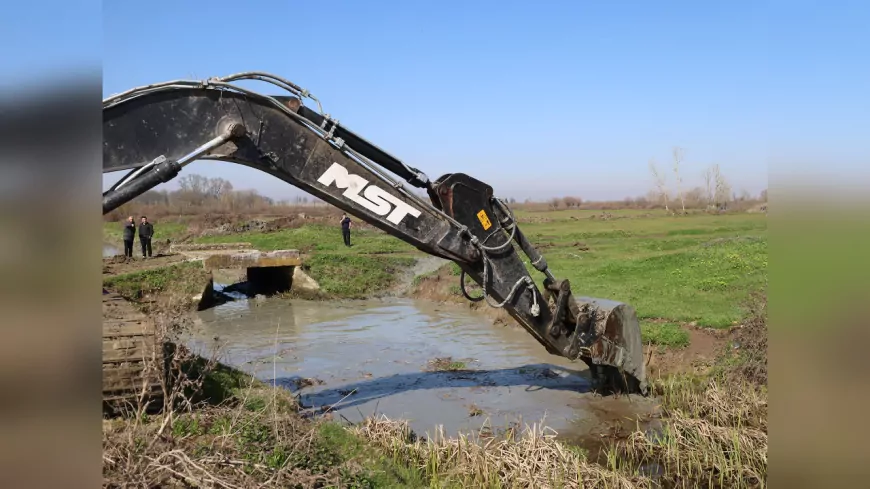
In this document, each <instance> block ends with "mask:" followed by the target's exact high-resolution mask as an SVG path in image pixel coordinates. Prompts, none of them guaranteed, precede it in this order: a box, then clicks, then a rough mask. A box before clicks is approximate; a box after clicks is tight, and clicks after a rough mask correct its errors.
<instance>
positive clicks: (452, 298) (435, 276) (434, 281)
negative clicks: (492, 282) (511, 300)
mask: <svg viewBox="0 0 870 489" xmlns="http://www.w3.org/2000/svg"><path fill="white" fill-rule="evenodd" d="M459 276H460V275H459V268H458V267H457V266H456V265H454V264H452V263H448V264H446V265H443V266H442V267H440V268H439V269H437V270H436V271H434V272H430V273H426V274H422V275H418V276H417V277H415V278H414V280H413V282H412V285H411V287H410V289H409V290H408V291H407V295H408V296H409V297H412V298H414V299H422V300H430V301H434V302H450V303H455V304H468V308H469V309H470V310H472V311H474V312H475V313H477V314H481V315H483V316H485V317H486V318H488V319H490V320H491V321H492V322H493V324H497V325H503V326H508V325H515V324H516V321H515V320H514V319H513V318H512V317H511V315H510V314H508V313H507V311H505V310H504V309H503V308H495V307H491V306H490V305H489V304H487V303H486V301H479V302H471V301H469V300H468V299H466V298H465V297H464V296H463V295H462V291H461V289H460V285H459ZM465 285H466V287H465V288H466V291H467V292H468V295H470V296H471V297H479V296H480V295H481V293H482V291H481V289H480V287H478V286H477V284H476V283H475V282H474V281H473V280H472V279H470V278H467V279H466V281H465ZM517 327H519V326H517Z"/></svg>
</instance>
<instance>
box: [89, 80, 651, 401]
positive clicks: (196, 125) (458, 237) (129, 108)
mask: <svg viewBox="0 0 870 489" xmlns="http://www.w3.org/2000/svg"><path fill="white" fill-rule="evenodd" d="M252 80H256V81H262V82H266V83H269V84H271V85H272V87H273V88H277V89H280V90H282V91H283V92H284V94H283V95H277V96H276V95H272V96H270V95H263V94H261V93H259V92H255V91H253V90H251V89H249V88H245V87H243V86H241V85H240V84H239V82H241V81H252ZM306 101H312V102H314V104H316V105H317V106H318V109H317V110H315V109H312V108H311V107H309V106H308V105H306V104H305V102H306ZM208 159H211V160H221V161H227V162H233V163H238V164H242V165H245V166H248V167H251V168H256V169H258V170H261V171H264V172H266V173H269V174H271V175H273V176H275V177H277V178H279V179H281V180H283V181H285V182H287V183H289V184H291V185H294V186H296V187H298V188H300V189H302V190H304V191H306V192H308V193H310V194H312V195H314V196H316V197H318V198H320V199H321V200H324V201H326V202H328V203H330V204H332V205H334V206H336V207H338V208H340V209H342V210H344V211H346V212H347V213H348V214H350V215H353V216H355V217H357V218H359V219H362V220H364V221H366V222H368V223H370V224H372V225H373V226H375V227H377V228H379V229H381V230H383V231H384V232H386V233H388V234H390V235H392V236H394V237H396V238H399V239H401V240H403V241H405V242H407V243H410V244H411V245H413V246H415V247H416V248H417V249H419V250H421V251H424V252H426V253H428V254H431V255H435V256H439V257H442V258H445V259H448V260H451V261H453V262H455V263H457V264H458V265H459V267H460V268H461V269H462V275H461V277H460V285H461V287H462V290H463V294H464V295H465V296H466V298H468V299H469V300H475V301H476V300H486V301H487V302H488V303H489V304H490V305H491V306H493V307H503V308H505V309H506V310H507V311H508V313H509V314H510V315H511V316H512V317H513V318H514V319H515V320H516V321H517V322H518V323H520V324H521V325H522V326H523V327H524V328H525V329H526V330H527V331H528V332H529V333H530V334H531V335H532V336H533V337H535V339H537V340H538V342H540V343H541V345H543V346H544V347H545V348H546V349H547V351H548V352H550V353H551V354H554V355H559V356H563V357H567V358H569V359H571V360H575V359H578V358H579V359H582V360H583V361H584V362H585V363H586V364H587V365H589V367H590V369H591V370H592V374H593V378H594V379H595V380H596V381H597V382H598V383H599V384H601V385H603V386H606V387H609V388H611V389H617V390H620V391H629V392H640V393H644V394H645V393H646V390H647V385H646V378H645V372H644V365H643V353H642V343H641V339H640V327H639V325H638V321H637V316H636V314H635V311H634V309H633V308H632V307H630V306H628V305H626V304H622V303H619V302H614V301H608V300H603V299H593V298H575V297H574V296H573V294H572V292H571V288H570V284H569V282H568V281H567V280H557V279H556V278H555V276H554V275H553V274H552V272H551V271H550V270H549V267H548V265H547V262H546V260H545V259H544V257H543V256H542V255H541V254H540V253H539V252H538V251H537V250H536V249H535V248H534V246H533V245H532V244H531V243H530V242H529V240H528V239H527V238H526V237H525V235H524V234H523V233H522V231H521V230H520V227H519V223H518V222H517V220H516V218H515V217H514V215H513V212H512V211H511V209H510V207H509V206H508V205H507V204H506V203H505V202H504V201H503V200H501V199H498V198H497V197H496V196H495V195H494V192H493V189H492V187H490V186H489V185H487V184H486V183H484V182H482V181H480V180H477V179H475V178H473V177H471V176H469V175H466V174H463V173H450V174H446V175H444V176H442V177H440V178H439V179H437V180H435V181H432V180H430V179H429V178H428V177H427V176H426V175H425V173H423V172H422V171H420V170H418V169H416V168H413V167H410V166H408V165H406V164H405V163H403V162H401V161H400V160H399V159H397V158H395V157H393V156H391V155H390V154H388V153H387V152H385V151H384V150H382V149H380V148H378V147H377V146H375V145H374V144H372V143H370V142H368V141H366V140H365V139H363V138H362V137H360V136H358V135H357V134H355V133H354V132H352V131H350V130H349V129H348V128H346V127H344V126H341V125H340V124H339V121H338V120H336V119H334V118H332V117H330V116H329V115H328V114H325V113H323V110H322V108H320V102H319V101H318V100H317V99H316V98H314V97H313V96H311V94H310V93H309V92H308V91H307V90H304V89H302V88H300V87H298V86H297V85H295V84H293V83H291V82H290V81H287V80H285V79H283V78H280V77H277V76H275V75H271V74H268V73H260V72H251V73H240V74H236V75H231V76H228V77H224V78H212V79H209V80H205V81H193V80H176V81H169V82H165V83H158V84H153V85H148V86H144V87H138V88H134V89H131V90H128V91H126V92H124V93H121V94H117V95H113V96H111V97H109V98H107V99H106V100H104V102H103V172H104V173H107V172H114V171H119V170H128V171H129V173H128V174H127V175H126V176H125V177H124V178H122V179H121V180H119V181H118V183H116V184H115V185H114V186H113V187H112V188H110V189H109V190H108V191H106V192H105V193H104V195H103V214H106V213H108V212H110V211H112V210H114V209H116V208H117V207H119V206H120V205H123V204H124V203H126V202H128V201H130V200H131V199H133V198H135V197H136V196H137V195H141V194H142V193H144V192H146V191H147V190H149V189H151V188H153V187H155V186H157V185H159V184H160V183H164V182H167V181H169V180H171V179H172V178H174V177H175V176H177V175H178V174H179V172H180V171H181V170H182V169H183V168H184V166H186V165H187V164H189V163H190V162H192V161H194V160H208ZM396 177H398V178H396ZM410 187H416V188H419V189H422V190H425V193H426V198H424V197H421V196H420V195H418V193H417V192H415V191H413V189H411V188H410ZM519 252H522V253H524V254H525V255H526V256H527V257H528V259H529V260H530V262H531V263H532V265H533V267H534V268H535V269H536V270H538V271H539V272H541V273H543V274H544V275H545V279H544V287H545V290H544V292H543V294H542V292H541V291H540V290H539V289H538V287H537V286H536V285H535V282H534V281H533V280H532V277H531V276H530V275H529V271H528V270H527V268H526V266H525V264H524V263H523V260H522V259H521V258H520V256H519ZM466 276H468V277H471V279H472V280H474V281H475V282H476V283H477V284H478V285H480V286H481V288H482V290H483V295H482V296H480V297H471V296H470V295H469V294H468V293H467V292H466V290H465V285H464V284H465V277H466Z"/></svg>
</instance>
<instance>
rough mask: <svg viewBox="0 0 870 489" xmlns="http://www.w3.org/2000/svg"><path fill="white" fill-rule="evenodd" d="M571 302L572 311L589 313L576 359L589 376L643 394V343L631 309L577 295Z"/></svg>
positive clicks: (613, 387)
mask: <svg viewBox="0 0 870 489" xmlns="http://www.w3.org/2000/svg"><path fill="white" fill-rule="evenodd" d="M574 302H575V305H574V307H571V309H573V310H574V312H575V313H579V314H580V316H581V317H583V316H584V315H587V314H588V315H589V316H590V317H589V318H588V319H589V320H590V321H589V323H588V324H589V327H588V328H587V329H586V332H585V334H584V335H583V336H584V337H585V341H584V340H583V339H581V340H580V343H581V347H580V358H581V359H582V360H583V361H584V362H585V363H586V364H587V365H588V366H589V368H590V369H591V370H592V375H593V378H594V379H595V380H596V381H597V382H599V383H602V384H604V385H607V386H608V387H610V388H612V389H616V390H619V391H624V392H641V393H643V394H646V393H647V381H646V369H645V368H644V367H645V366H644V359H643V342H642V340H641V333H640V323H639V322H638V320H637V313H636V312H635V310H634V308H633V307H631V306H630V305H628V304H624V303H622V302H617V301H613V300H609V299H595V298H590V297H577V298H575V300H574ZM575 307H576V309H575Z"/></svg>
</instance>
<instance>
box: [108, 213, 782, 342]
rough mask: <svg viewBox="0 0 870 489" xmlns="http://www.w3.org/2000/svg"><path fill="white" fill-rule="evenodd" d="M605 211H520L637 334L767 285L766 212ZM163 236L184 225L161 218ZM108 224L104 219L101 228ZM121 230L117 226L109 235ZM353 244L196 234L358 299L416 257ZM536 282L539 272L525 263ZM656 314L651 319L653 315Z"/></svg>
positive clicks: (661, 329) (559, 263) (662, 330)
mask: <svg viewBox="0 0 870 489" xmlns="http://www.w3.org/2000/svg"><path fill="white" fill-rule="evenodd" d="M652 212H655V213H656V214H653V215H651V212H650V211H636V210H624V211H608V213H609V214H610V215H612V216H614V218H612V219H608V220H604V219H599V218H595V219H593V218H591V216H600V215H601V214H602V213H601V211H584V210H561V211H547V212H523V211H518V212H517V213H516V214H517V217H518V218H520V219H521V220H523V221H526V220H529V221H531V222H524V223H523V224H522V229H523V231H524V232H525V233H526V235H527V236H528V237H529V239H530V240H531V241H532V242H533V243H534V244H535V245H536V246H538V248H539V249H540V250H541V252H542V253H543V254H544V256H545V257H546V258H547V261H548V262H549V264H550V269H551V270H552V272H553V273H554V274H555V275H556V276H557V277H559V278H562V277H564V278H568V279H570V281H571V284H572V289H573V291H574V293H575V295H577V296H581V297H582V296H585V297H597V298H607V299H613V300H618V301H622V302H626V303H628V304H631V305H632V306H634V307H635V309H636V310H637V312H638V316H639V317H640V318H641V320H642V322H643V323H644V334H645V336H646V338H647V339H649V340H650V341H652V342H654V343H661V344H667V345H672V346H679V345H682V344H684V343H685V342H686V341H687V338H684V337H682V336H680V335H679V334H677V331H676V330H675V329H674V327H673V325H670V326H669V325H668V323H676V324H679V323H688V322H693V321H694V322H697V324H698V325H700V326H707V327H727V326H729V325H731V324H733V323H734V322H735V321H738V320H739V318H740V317H742V315H743V314H744V310H743V308H742V306H743V303H744V301H745V300H746V299H747V298H748V296H749V294H750V293H751V292H752V291H754V290H758V289H761V288H764V287H765V286H766V284H767V266H768V263H767V262H768V260H767V257H768V251H767V216H766V215H764V214H746V213H742V214H722V215H711V214H695V215H688V216H678V217H675V216H669V215H665V214H663V213H661V211H652ZM161 227H162V228H163V229H165V230H166V232H167V233H170V232H171V233H173V234H180V233H182V232H183V228H182V226H181V225H178V224H172V223H164V224H161ZM108 228H109V226H108V225H107V231H108V230H109V229H108ZM115 228H117V231H118V232H120V226H114V227H112V228H111V230H112V231H115ZM352 240H353V244H354V246H353V247H351V248H347V247H345V246H344V244H343V243H342V239H341V233H340V231H339V230H338V229H337V228H336V227H333V226H324V225H316V224H312V225H307V226H304V227H301V228H298V229H284V230H281V231H277V232H270V233H262V232H249V233H241V234H233V235H226V236H209V237H200V238H197V239H196V240H195V241H196V242H199V243H230V242H238V241H246V242H250V243H251V244H252V245H253V246H254V247H255V248H257V249H261V250H276V249H299V250H302V251H303V252H305V253H308V254H309V255H310V258H309V259H308V260H307V264H308V265H309V266H310V268H311V273H312V275H313V276H314V278H315V279H317V280H318V281H321V282H322V283H323V285H324V289H325V290H326V291H328V292H331V293H334V294H336V295H341V296H346V297H359V296H361V295H364V294H365V293H366V291H367V290H379V289H383V288H385V287H388V286H389V285H390V284H391V283H392V280H391V278H390V275H395V273H394V272H395V271H396V270H398V269H400V268H401V267H403V266H407V265H408V264H409V263H410V260H409V259H410V258H411V257H413V256H422V253H421V252H419V251H418V250H416V249H415V248H413V247H412V246H410V245H408V244H406V243H404V242H403V241H401V240H399V239H397V238H394V237H392V236H389V235H387V234H385V233H382V232H380V231H378V230H376V229H355V230H354V231H353V237H352ZM527 266H528V267H529V270H530V271H531V272H532V276H533V277H535V278H536V279H537V280H538V284H539V286H541V287H542V286H543V285H542V282H543V277H542V276H541V274H540V273H538V272H537V271H534V270H533V269H532V268H531V266H530V265H529V264H528V263H527ZM650 319H657V320H659V321H656V322H655V323H652V322H650V321H643V320H650Z"/></svg>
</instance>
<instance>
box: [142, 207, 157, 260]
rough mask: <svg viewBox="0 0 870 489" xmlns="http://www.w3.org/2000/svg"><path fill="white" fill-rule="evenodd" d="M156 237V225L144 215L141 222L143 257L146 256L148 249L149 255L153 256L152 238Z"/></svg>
mask: <svg viewBox="0 0 870 489" xmlns="http://www.w3.org/2000/svg"><path fill="white" fill-rule="evenodd" d="M152 237H154V226H152V225H151V223H150V222H148V218H147V217H145V216H142V222H141V223H140V224H139V243H141V244H142V258H145V254H146V253H145V252H146V251H147V252H148V253H147V254H148V257H149V258H151V238H152Z"/></svg>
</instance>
